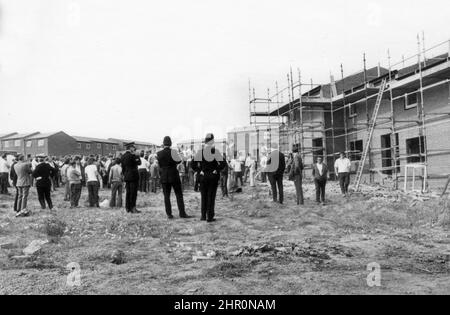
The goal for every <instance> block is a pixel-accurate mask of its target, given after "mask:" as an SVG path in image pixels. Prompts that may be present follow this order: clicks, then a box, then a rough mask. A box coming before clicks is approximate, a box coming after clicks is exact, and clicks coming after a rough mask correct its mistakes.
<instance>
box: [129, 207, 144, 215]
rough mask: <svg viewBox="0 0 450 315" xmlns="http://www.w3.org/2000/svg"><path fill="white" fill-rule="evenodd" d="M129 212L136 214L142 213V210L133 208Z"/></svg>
mask: <svg viewBox="0 0 450 315" xmlns="http://www.w3.org/2000/svg"><path fill="white" fill-rule="evenodd" d="M131 213H133V214H138V213H142V212H141V211H139V210H138V209H136V208H134V209H133V210H131Z"/></svg>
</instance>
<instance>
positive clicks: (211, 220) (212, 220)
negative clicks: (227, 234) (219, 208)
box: [207, 219, 216, 223]
mask: <svg viewBox="0 0 450 315" xmlns="http://www.w3.org/2000/svg"><path fill="white" fill-rule="evenodd" d="M207 222H208V223H212V222H216V219H210V220H207Z"/></svg>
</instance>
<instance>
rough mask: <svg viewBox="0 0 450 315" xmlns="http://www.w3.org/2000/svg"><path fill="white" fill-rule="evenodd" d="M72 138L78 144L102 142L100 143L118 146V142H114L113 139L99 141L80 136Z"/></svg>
mask: <svg viewBox="0 0 450 315" xmlns="http://www.w3.org/2000/svg"><path fill="white" fill-rule="evenodd" d="M72 137H73V138H74V139H75V140H76V141H78V142H100V143H110V144H118V143H117V141H113V140H112V139H99V138H90V137H80V136H72Z"/></svg>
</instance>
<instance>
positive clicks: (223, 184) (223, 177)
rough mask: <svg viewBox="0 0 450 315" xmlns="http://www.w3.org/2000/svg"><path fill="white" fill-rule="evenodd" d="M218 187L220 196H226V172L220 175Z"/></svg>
mask: <svg viewBox="0 0 450 315" xmlns="http://www.w3.org/2000/svg"><path fill="white" fill-rule="evenodd" d="M220 188H221V189H222V196H223V197H227V196H228V174H222V175H220Z"/></svg>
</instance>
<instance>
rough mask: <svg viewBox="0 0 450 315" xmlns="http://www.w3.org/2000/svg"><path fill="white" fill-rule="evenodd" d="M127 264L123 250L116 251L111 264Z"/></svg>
mask: <svg viewBox="0 0 450 315" xmlns="http://www.w3.org/2000/svg"><path fill="white" fill-rule="evenodd" d="M125 262H126V255H125V253H124V252H123V251H121V250H115V251H114V252H113V253H112V255H111V263H112V264H115V265H122V264H124V263H125Z"/></svg>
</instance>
